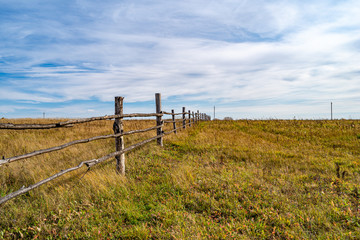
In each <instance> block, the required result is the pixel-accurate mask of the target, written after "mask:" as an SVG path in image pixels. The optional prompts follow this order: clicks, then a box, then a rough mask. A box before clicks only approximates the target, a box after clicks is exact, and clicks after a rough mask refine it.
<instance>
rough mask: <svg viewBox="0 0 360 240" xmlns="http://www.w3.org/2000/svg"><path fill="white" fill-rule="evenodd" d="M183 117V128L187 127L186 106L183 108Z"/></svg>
mask: <svg viewBox="0 0 360 240" xmlns="http://www.w3.org/2000/svg"><path fill="white" fill-rule="evenodd" d="M182 114H183V115H182V118H183V129H185V128H186V120H185V114H186V113H185V107H183V108H182Z"/></svg>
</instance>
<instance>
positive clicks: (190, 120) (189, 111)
mask: <svg viewBox="0 0 360 240" xmlns="http://www.w3.org/2000/svg"><path fill="white" fill-rule="evenodd" d="M188 113H189V127H191V112H190V110H189V111H188Z"/></svg>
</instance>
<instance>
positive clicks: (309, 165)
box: [0, 119, 360, 239]
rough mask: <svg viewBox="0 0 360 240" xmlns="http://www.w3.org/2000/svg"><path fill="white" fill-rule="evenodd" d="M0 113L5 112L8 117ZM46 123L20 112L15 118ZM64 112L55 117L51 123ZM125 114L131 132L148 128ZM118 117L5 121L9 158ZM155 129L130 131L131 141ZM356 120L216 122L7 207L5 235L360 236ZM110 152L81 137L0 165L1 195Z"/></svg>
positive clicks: (3, 145)
mask: <svg viewBox="0 0 360 240" xmlns="http://www.w3.org/2000/svg"><path fill="white" fill-rule="evenodd" d="M1 121H5V120H1ZM29 121H38V122H42V121H43V120H29V119H26V120H18V123H21V122H29ZM56 121H58V120H56ZM153 125H154V122H153V121H126V122H125V130H130V129H140V128H145V127H150V126H153ZM111 129H112V122H111V121H101V122H95V123H88V124H82V125H78V126H75V127H73V128H66V129H55V130H41V131H39V130H26V131H14V130H12V131H10V130H6V131H5V130H2V131H1V134H2V135H1V136H2V137H1V139H0V154H2V155H5V156H6V157H9V156H14V155H19V154H23V153H27V152H30V151H33V150H37V149H40V148H47V147H51V146H55V145H59V144H63V143H65V142H68V141H71V140H75V139H82V138H88V137H91V136H96V135H103V134H110V133H111V131H112V130H111ZM154 132H155V131H153V132H151V133H145V134H139V135H134V136H128V137H125V143H126V145H127V146H128V145H129V144H131V143H135V142H137V141H139V140H141V139H144V138H148V137H150V136H153V135H154V134H155V133H154ZM359 138H360V122H359V121H345V120H339V121H297V120H289V121H285V120H284V121H281V120H271V121H246V120H244V121H213V122H202V123H200V124H199V125H198V126H197V127H195V128H191V129H189V130H186V131H182V132H180V133H179V134H177V135H174V134H173V135H169V136H167V137H166V138H165V141H164V143H165V146H164V148H159V147H158V146H157V145H156V144H155V143H151V144H149V145H146V146H145V147H143V148H141V149H139V150H136V151H134V152H131V153H129V154H127V156H126V158H127V176H126V177H125V178H124V177H120V176H118V175H116V174H115V171H114V168H115V166H114V161H109V162H107V163H105V164H102V165H100V166H96V167H94V169H91V171H89V172H88V173H87V174H86V175H84V177H83V178H81V177H82V176H83V174H84V173H85V172H86V169H85V168H84V169H82V170H81V171H78V172H76V173H73V174H70V175H68V176H66V177H62V178H61V179H60V180H58V181H54V182H53V183H50V184H47V185H44V186H42V187H40V188H39V189H37V190H34V191H33V192H30V193H29V194H25V195H23V196H21V197H19V198H16V199H14V200H11V201H10V202H8V203H6V204H4V205H3V206H1V207H0V237H3V238H20V237H27V238H35V237H40V238H48V239H52V238H92V239H98V238H99V239H106V238H125V239H127V238H128V239H134V238H135V239H136V238H137V239H152V238H162V239H204V238H205V239H249V238H256V239H279V238H282V239H292V238H294V239H304V238H312V239H345V238H348V239H351V238H353V239H359V238H360V234H359V232H360V225H359V222H360V221H359V220H360V202H359V199H360V194H359V189H358V188H359V182H360V181H359V180H360V160H359V154H360V148H359V147H360V144H359ZM112 151H114V140H112V139H110V140H102V141H96V142H93V143H89V144H82V145H78V146H75V147H71V148H69V149H66V150H62V151H60V152H57V153H50V154H46V155H42V156H39V157H34V158H31V159H28V160H25V161H19V162H14V163H12V164H9V165H7V166H3V167H0V184H1V192H0V193H1V195H2V196H3V195H5V194H6V193H9V192H11V191H13V190H15V189H17V188H19V187H21V186H22V185H29V184H31V183H34V182H36V181H39V180H41V179H43V178H45V177H47V176H49V175H51V174H53V173H55V172H57V171H59V169H64V168H68V167H71V166H74V165H77V164H78V163H79V162H81V161H83V160H87V159H93V158H96V157H100V156H103V155H106V154H107V153H109V152H112Z"/></svg>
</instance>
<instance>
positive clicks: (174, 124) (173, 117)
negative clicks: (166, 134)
mask: <svg viewBox="0 0 360 240" xmlns="http://www.w3.org/2000/svg"><path fill="white" fill-rule="evenodd" d="M171 113H172V121H173V127H174V132H175V133H176V122H175V111H174V109H172V110H171Z"/></svg>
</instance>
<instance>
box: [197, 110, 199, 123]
mask: <svg viewBox="0 0 360 240" xmlns="http://www.w3.org/2000/svg"><path fill="white" fill-rule="evenodd" d="M197 121H198V122H199V121H200V112H199V110H197Z"/></svg>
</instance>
